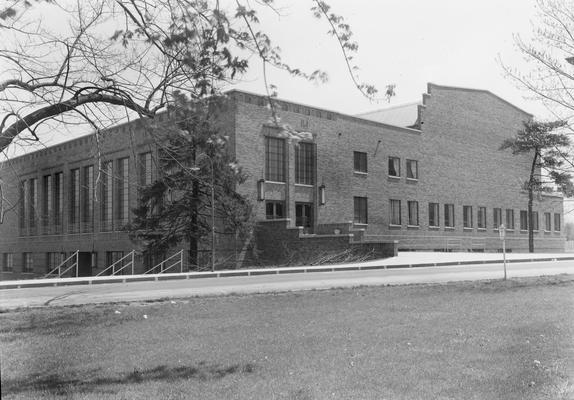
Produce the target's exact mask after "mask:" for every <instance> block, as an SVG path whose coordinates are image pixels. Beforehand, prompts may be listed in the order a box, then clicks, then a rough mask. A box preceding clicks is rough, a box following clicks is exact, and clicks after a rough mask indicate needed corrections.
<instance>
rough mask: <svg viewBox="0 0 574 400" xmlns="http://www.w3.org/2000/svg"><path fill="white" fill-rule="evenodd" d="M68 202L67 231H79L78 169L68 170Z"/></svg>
mask: <svg viewBox="0 0 574 400" xmlns="http://www.w3.org/2000/svg"><path fill="white" fill-rule="evenodd" d="M69 187H70V189H69V190H70V203H69V216H68V218H69V219H68V232H69V233H77V232H79V231H80V229H79V228H80V169H79V168H76V169H73V170H71V171H70V186H69Z"/></svg>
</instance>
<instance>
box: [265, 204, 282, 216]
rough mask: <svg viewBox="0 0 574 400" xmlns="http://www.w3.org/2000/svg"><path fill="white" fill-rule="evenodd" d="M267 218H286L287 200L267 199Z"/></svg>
mask: <svg viewBox="0 0 574 400" xmlns="http://www.w3.org/2000/svg"><path fill="white" fill-rule="evenodd" d="M265 218H267V219H280V218H285V202H283V201H273V200H267V201H265Z"/></svg>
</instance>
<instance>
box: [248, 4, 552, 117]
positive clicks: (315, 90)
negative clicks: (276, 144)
mask: <svg viewBox="0 0 574 400" xmlns="http://www.w3.org/2000/svg"><path fill="white" fill-rule="evenodd" d="M311 3H312V2H311V1H303V0H297V1H292V2H290V5H289V6H287V7H285V8H282V9H281V10H280V14H281V15H277V14H274V13H271V12H269V13H266V14H264V16H265V18H264V19H262V20H264V21H265V24H264V26H263V28H264V29H265V30H266V31H267V32H268V33H269V35H270V36H271V38H272V40H273V41H274V42H275V43H277V44H278V45H279V46H280V47H281V49H282V50H283V55H284V58H285V60H286V61H288V62H289V63H292V64H293V65H295V66H297V67H302V68H305V69H307V70H310V71H312V70H314V69H322V70H325V71H326V72H327V73H328V74H329V77H330V80H329V82H328V83H327V84H321V85H315V84H312V83H308V82H304V81H303V80H301V79H296V78H292V77H289V76H287V74H285V73H280V72H277V71H272V72H271V73H270V78H269V81H270V82H271V83H273V84H275V85H276V86H278V92H279V97H281V98H284V99H286V100H292V101H299V102H303V103H306V104H309V105H314V106H317V107H323V108H327V109H332V110H334V111H340V112H343V113H349V114H357V113H361V112H365V111H370V110H374V109H378V108H383V107H386V106H389V104H388V103H387V102H386V100H384V99H383V101H381V102H379V103H372V102H370V101H369V100H367V99H366V98H364V97H363V96H362V95H361V94H360V93H359V92H358V90H356V89H355V88H354V86H353V83H352V81H351V79H350V78H349V75H348V72H347V70H346V66H345V64H344V59H343V57H342V55H341V50H340V48H339V47H338V44H337V42H336V41H335V40H334V38H332V37H330V36H328V35H327V34H326V32H327V31H328V29H329V26H328V24H327V22H326V21H324V20H322V21H321V20H317V19H315V18H313V17H312V14H311V12H310V11H309V8H310V4H311ZM329 4H331V6H332V10H333V11H334V12H336V13H338V14H340V15H343V16H344V17H345V20H346V21H347V22H348V23H349V24H350V25H351V28H352V30H353V33H354V38H355V40H356V41H357V42H358V44H359V52H358V54H357V56H356V58H355V61H356V63H357V65H358V66H359V68H360V70H359V74H360V77H361V79H362V80H363V81H365V82H368V83H372V84H374V85H375V86H376V87H377V88H378V89H379V91H381V92H383V93H384V89H385V86H386V85H387V84H395V85H396V96H395V97H394V98H393V99H392V100H391V104H390V105H398V104H402V103H408V102H413V101H420V100H421V96H422V94H423V93H424V92H426V87H427V83H428V82H432V83H436V84H440V85H447V86H461V87H467V88H476V89H486V90H490V91H491V92H493V93H495V94H497V95H499V96H501V97H502V98H504V99H506V100H508V101H510V102H511V103H513V104H515V105H517V106H518V107H520V108H523V109H525V110H526V111H528V112H531V113H533V114H535V116H536V117H539V118H542V119H544V118H550V114H548V113H547V112H546V109H545V108H544V107H543V106H542V105H541V104H540V103H539V102H536V101H532V99H530V100H529V99H525V96H526V97H527V96H529V95H530V94H529V93H528V92H525V91H524V90H521V89H519V88H518V87H517V86H516V84H515V83H514V82H512V81H511V80H510V79H509V78H506V77H505V76H504V73H503V69H502V67H501V64H500V62H501V61H500V60H502V61H503V62H504V63H506V64H507V65H509V66H512V67H518V68H520V67H521V66H524V63H523V60H522V56H521V55H520V53H519V52H518V50H517V49H516V48H515V46H514V39H513V37H514V35H516V34H519V35H521V37H523V38H525V39H527V38H529V37H530V36H531V33H532V31H533V25H532V22H533V21H535V18H536V9H535V0H481V1H480V2H477V1H460V0H434V1H421V0H378V1H373V0H353V1H348V0H330V1H329ZM251 67H252V69H251V71H250V73H249V74H248V76H247V77H246V79H245V81H244V82H241V83H240V84H239V85H237V87H238V88H241V89H245V90H250V91H254V92H262V91H263V90H264V87H263V84H262V72H261V68H260V63H258V62H257V60H253V61H252V65H251Z"/></svg>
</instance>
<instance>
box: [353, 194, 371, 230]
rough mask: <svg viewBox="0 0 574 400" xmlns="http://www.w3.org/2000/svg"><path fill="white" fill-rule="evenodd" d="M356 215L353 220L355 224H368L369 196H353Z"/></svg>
mask: <svg viewBox="0 0 574 400" xmlns="http://www.w3.org/2000/svg"><path fill="white" fill-rule="evenodd" d="M353 203H354V209H355V216H354V218H353V222H354V223H355V224H367V223H368V215H367V198H366V197H353Z"/></svg>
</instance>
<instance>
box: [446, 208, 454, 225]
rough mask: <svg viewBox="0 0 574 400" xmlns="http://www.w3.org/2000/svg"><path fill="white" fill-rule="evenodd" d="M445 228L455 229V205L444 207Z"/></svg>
mask: <svg viewBox="0 0 574 400" xmlns="http://www.w3.org/2000/svg"><path fill="white" fill-rule="evenodd" d="M444 226H445V227H448V228H454V204H445V205H444Z"/></svg>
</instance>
